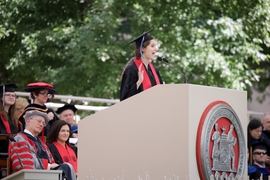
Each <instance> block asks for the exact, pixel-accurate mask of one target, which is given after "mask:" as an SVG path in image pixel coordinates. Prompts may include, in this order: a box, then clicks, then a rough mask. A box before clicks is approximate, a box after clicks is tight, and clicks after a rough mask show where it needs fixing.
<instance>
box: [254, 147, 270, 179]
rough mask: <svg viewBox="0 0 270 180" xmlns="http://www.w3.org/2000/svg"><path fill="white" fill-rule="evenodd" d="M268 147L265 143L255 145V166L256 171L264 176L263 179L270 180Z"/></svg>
mask: <svg viewBox="0 0 270 180" xmlns="http://www.w3.org/2000/svg"><path fill="white" fill-rule="evenodd" d="M267 149H268V148H267V145H266V144H265V143H263V142H261V143H257V144H254V145H253V151H252V154H253V166H254V167H255V168H256V170H257V171H258V172H259V173H260V174H262V175H263V176H262V179H263V180H264V179H267V180H268V175H270V171H269V169H268V168H269V167H268V166H267V165H266V158H267Z"/></svg>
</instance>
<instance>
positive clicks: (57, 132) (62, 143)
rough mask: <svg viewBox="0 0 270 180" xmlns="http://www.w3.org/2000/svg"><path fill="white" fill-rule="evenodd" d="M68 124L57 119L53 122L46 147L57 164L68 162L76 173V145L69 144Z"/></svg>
mask: <svg viewBox="0 0 270 180" xmlns="http://www.w3.org/2000/svg"><path fill="white" fill-rule="evenodd" d="M69 137H70V125H69V124H68V123H67V122H65V121H63V120H59V121H57V122H55V123H54V124H53V127H52V128H51V131H50V134H49V137H48V147H49V149H50V151H51V153H52V154H53V158H54V160H55V162H56V163H57V164H62V163H64V162H68V163H70V164H71V165H72V166H73V168H74V170H75V172H76V173H77V147H75V146H72V145H70V144H69Z"/></svg>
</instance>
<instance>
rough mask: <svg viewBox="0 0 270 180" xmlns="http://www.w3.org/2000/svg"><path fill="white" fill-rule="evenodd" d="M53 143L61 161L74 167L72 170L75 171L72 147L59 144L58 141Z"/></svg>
mask: <svg viewBox="0 0 270 180" xmlns="http://www.w3.org/2000/svg"><path fill="white" fill-rule="evenodd" d="M53 144H54V145H55V147H56V149H57V150H58V152H59V154H60V156H61V159H62V161H63V162H67V163H69V164H71V165H72V166H73V168H74V171H75V172H76V173H77V157H76V155H75V152H74V151H73V149H71V147H69V146H68V145H66V147H64V146H62V145H61V144H59V143H58V142H53Z"/></svg>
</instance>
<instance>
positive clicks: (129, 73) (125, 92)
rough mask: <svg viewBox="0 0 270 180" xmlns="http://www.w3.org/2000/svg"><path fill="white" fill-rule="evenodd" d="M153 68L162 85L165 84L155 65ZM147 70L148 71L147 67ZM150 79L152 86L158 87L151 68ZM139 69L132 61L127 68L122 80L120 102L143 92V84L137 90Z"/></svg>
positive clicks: (149, 69) (148, 72)
mask: <svg viewBox="0 0 270 180" xmlns="http://www.w3.org/2000/svg"><path fill="white" fill-rule="evenodd" d="M153 67H154V68H155V70H156V73H157V75H158V78H159V82H160V84H163V81H162V79H161V76H160V74H159V71H158V70H157V68H156V67H155V66H154V65H153ZM145 69H147V68H146V67H145ZM147 74H148V77H149V79H150V81H151V84H152V86H155V85H156V81H155V77H154V75H153V72H152V71H151V68H148V70H147ZM138 79H139V77H138V67H137V66H136V64H135V63H134V61H133V60H132V61H130V62H129V64H128V65H127V67H126V68H125V70H124V72H123V76H122V80H121V87H120V101H123V100H125V99H127V98H129V97H131V96H134V95H135V94H138V93H140V92H142V91H143V87H142V84H141V85H140V87H139V88H138V89H137V84H136V83H137V81H138Z"/></svg>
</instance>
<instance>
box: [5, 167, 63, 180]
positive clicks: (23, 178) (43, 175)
mask: <svg viewBox="0 0 270 180" xmlns="http://www.w3.org/2000/svg"><path fill="white" fill-rule="evenodd" d="M2 180H62V171H59V170H32V169H22V170H20V171H18V172H15V173H13V174H11V175H9V176H7V177H5V178H3V179H2Z"/></svg>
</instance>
